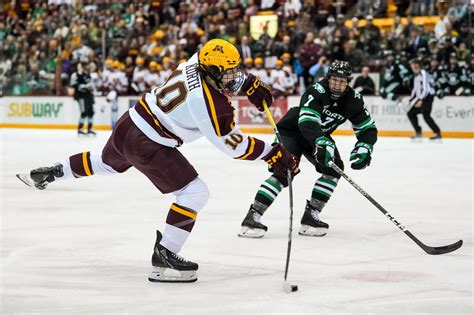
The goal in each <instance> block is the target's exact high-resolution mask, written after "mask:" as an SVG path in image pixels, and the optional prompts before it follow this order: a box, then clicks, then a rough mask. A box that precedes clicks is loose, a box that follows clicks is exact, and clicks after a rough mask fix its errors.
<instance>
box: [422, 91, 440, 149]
mask: <svg viewBox="0 0 474 315" xmlns="http://www.w3.org/2000/svg"><path fill="white" fill-rule="evenodd" d="M433 100H434V96H433V95H428V96H427V97H426V99H424V100H423V105H422V107H421V113H422V114H423V119H424V120H425V121H426V124H427V125H428V126H429V127H430V128H431V130H433V132H434V135H433V136H432V137H430V140H439V139H441V130H440V129H439V127H438V125H437V124H436V123H435V121H434V120H433V117H431V109H432V108H433Z"/></svg>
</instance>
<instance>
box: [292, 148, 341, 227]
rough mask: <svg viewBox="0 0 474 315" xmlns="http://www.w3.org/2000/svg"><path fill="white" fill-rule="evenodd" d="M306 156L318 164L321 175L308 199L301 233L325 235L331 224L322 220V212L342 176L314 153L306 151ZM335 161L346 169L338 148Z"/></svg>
mask: <svg viewBox="0 0 474 315" xmlns="http://www.w3.org/2000/svg"><path fill="white" fill-rule="evenodd" d="M305 157H306V158H307V159H308V161H310V162H311V163H312V164H313V165H315V166H316V170H317V171H318V172H319V173H321V177H320V178H318V179H317V180H316V182H315V183H314V187H313V190H312V192H311V199H310V200H307V201H306V207H305V211H304V214H303V217H302V218H301V228H300V231H299V234H300V235H308V236H324V235H326V234H327V230H328V228H329V225H328V224H327V223H326V222H324V221H322V220H321V218H320V213H321V212H322V211H323V209H324V207H325V206H326V204H327V203H328V201H329V199H330V198H331V196H332V194H333V193H334V190H335V189H336V186H337V183H338V181H339V178H340V177H341V176H340V175H339V174H338V173H336V171H334V170H333V169H331V168H327V167H322V166H321V165H319V164H318V163H317V162H316V159H315V158H314V155H313V154H312V153H310V152H305ZM334 161H335V163H336V165H337V166H339V167H340V168H341V169H344V163H343V162H342V159H341V156H340V154H339V150H337V148H336V150H335V152H334Z"/></svg>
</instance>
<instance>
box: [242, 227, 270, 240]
mask: <svg viewBox="0 0 474 315" xmlns="http://www.w3.org/2000/svg"><path fill="white" fill-rule="evenodd" d="M237 235H238V236H239V237H244V238H262V237H263V236H264V235H265V230H262V229H252V228H249V227H248V226H243V227H242V229H241V230H240V233H239V234H237Z"/></svg>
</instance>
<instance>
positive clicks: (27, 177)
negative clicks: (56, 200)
mask: <svg viewBox="0 0 474 315" xmlns="http://www.w3.org/2000/svg"><path fill="white" fill-rule="evenodd" d="M63 176H64V172H63V166H62V164H58V165H55V166H53V167H40V168H36V169H34V170H32V171H31V172H30V174H16V177H18V179H19V180H21V181H22V182H23V183H25V184H26V185H28V186H30V187H36V188H38V189H40V190H44V189H46V186H48V184H49V183H52V182H54V180H55V177H63Z"/></svg>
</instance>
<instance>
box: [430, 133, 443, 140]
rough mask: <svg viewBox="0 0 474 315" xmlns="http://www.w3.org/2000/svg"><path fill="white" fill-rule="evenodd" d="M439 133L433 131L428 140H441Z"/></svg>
mask: <svg viewBox="0 0 474 315" xmlns="http://www.w3.org/2000/svg"><path fill="white" fill-rule="evenodd" d="M441 139H442V137H441V134H440V133H435V134H434V135H433V136H432V137H430V142H441Z"/></svg>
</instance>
